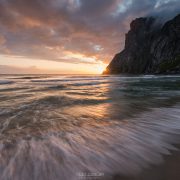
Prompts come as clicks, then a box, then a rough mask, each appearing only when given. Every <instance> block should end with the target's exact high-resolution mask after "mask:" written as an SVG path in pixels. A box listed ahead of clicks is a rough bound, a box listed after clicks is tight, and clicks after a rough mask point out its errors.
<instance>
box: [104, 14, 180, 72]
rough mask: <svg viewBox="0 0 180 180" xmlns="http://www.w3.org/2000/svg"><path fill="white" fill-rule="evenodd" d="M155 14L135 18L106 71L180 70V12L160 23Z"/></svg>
mask: <svg viewBox="0 0 180 180" xmlns="http://www.w3.org/2000/svg"><path fill="white" fill-rule="evenodd" d="M155 21H156V20H155V19H154V18H152V17H151V18H138V19H135V20H134V21H132V22H131V24H130V31H129V32H128V33H127V34H126V40H125V48H124V50H123V51H122V52H120V53H118V54H116V55H115V57H114V58H113V60H112V61H111V63H110V64H109V65H108V66H107V68H106V71H105V72H104V74H119V73H126V74H153V73H169V74H170V73H180V14H179V15H178V16H176V17H175V18H174V19H172V20H170V21H168V22H166V23H165V24H164V25H163V26H160V25H158V24H157V23H156V22H155Z"/></svg>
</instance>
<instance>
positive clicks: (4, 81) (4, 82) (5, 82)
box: [0, 80, 14, 85]
mask: <svg viewBox="0 0 180 180" xmlns="http://www.w3.org/2000/svg"><path fill="white" fill-rule="evenodd" d="M13 83H14V81H8V80H0V85H4V84H13Z"/></svg>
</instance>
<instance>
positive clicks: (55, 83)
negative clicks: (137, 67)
mask: <svg viewBox="0 0 180 180" xmlns="http://www.w3.org/2000/svg"><path fill="white" fill-rule="evenodd" d="M179 140H180V75H173V76H168V75H162V76H156V75H142V76H123V75H119V76H116V75H111V76H105V75H104V76H103V75H97V76H96V75H0V180H79V179H113V177H114V176H115V175H120V176H123V177H131V176H133V177H134V176H136V175H137V174H138V173H141V172H142V171H143V170H144V169H148V168H149V167H150V166H152V165H158V164H160V163H162V162H163V161H164V157H165V156H167V155H168V156H171V153H172V151H177V150H178V149H177V147H176V144H178V143H179V142H180V141H179Z"/></svg>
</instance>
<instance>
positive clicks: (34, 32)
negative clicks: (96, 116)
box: [0, 0, 180, 63]
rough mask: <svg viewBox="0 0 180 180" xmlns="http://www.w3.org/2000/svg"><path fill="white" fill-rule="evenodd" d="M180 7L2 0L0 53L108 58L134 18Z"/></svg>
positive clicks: (170, 2)
mask: <svg viewBox="0 0 180 180" xmlns="http://www.w3.org/2000/svg"><path fill="white" fill-rule="evenodd" d="M179 10H180V1H179V0H166V1H163V0H51V1H50V0H0V54H8V55H18V56H24V57H30V58H35V59H36V58H37V59H40V58H41V59H48V60H55V61H68V62H69V61H72V62H75V63H77V62H78V60H77V58H74V59H73V55H72V53H74V54H83V55H84V56H87V57H95V58H96V59H99V60H102V61H104V62H108V61H110V60H111V58H112V56H113V55H114V54H115V53H116V52H118V51H120V50H121V49H122V48H123V46H124V33H125V32H127V30H128V29H129V23H130V21H131V20H132V19H134V18H136V17H139V16H150V15H155V16H158V17H163V19H168V18H171V17H173V16H175V15H176V14H177V13H178V12H179ZM69 52H71V53H69ZM80 62H82V61H80Z"/></svg>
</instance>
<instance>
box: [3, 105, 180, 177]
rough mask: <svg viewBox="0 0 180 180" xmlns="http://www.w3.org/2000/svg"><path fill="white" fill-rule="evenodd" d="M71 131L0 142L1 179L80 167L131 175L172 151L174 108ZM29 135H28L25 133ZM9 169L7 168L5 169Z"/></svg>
mask: <svg viewBox="0 0 180 180" xmlns="http://www.w3.org/2000/svg"><path fill="white" fill-rule="evenodd" d="M70 126H73V128H71V131H59V132H58V131H57V129H56V128H55V129H56V131H54V132H53V131H52V132H47V133H45V132H44V133H42V134H41V136H42V137H41V136H40V137H39V138H37V137H31V138H28V137H27V138H24V137H23V138H24V139H21V140H20V139H19V140H18V139H17V140H15V141H12V142H11V141H3V142H2V141H1V143H0V149H1V151H0V155H1V156H0V160H1V164H0V174H1V180H6V179H10V180H12V179H18V180H24V179H27V180H29V179H34V180H36V179H38V180H49V179H53V180H59V179H60V178H61V179H64V180H76V179H79V178H80V177H79V174H82V173H85V172H92V173H94V172H103V177H102V179H103V178H106V176H107V177H111V176H113V174H117V173H118V174H120V175H125V176H126V175H128V176H130V175H132V176H135V175H136V174H138V173H140V172H141V171H142V170H143V169H144V168H148V167H149V166H150V165H152V164H159V163H161V162H162V161H163V155H170V154H171V151H172V150H177V149H176V148H175V146H174V145H173V144H175V143H178V142H179V138H180V137H179V135H180V108H179V106H176V107H172V108H156V109H152V111H150V112H146V113H143V114H141V115H139V116H138V117H136V118H133V119H130V120H128V119H126V120H124V121H121V122H113V121H111V122H109V121H106V122H100V123H97V122H93V121H91V123H89V122H88V123H84V125H83V126H80V127H78V126H74V125H73V124H70ZM30 136H31V135H29V137H30ZM12 169H13V171H11V170H12Z"/></svg>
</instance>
